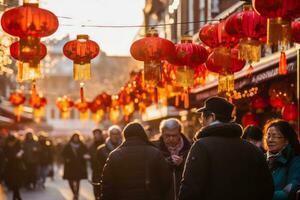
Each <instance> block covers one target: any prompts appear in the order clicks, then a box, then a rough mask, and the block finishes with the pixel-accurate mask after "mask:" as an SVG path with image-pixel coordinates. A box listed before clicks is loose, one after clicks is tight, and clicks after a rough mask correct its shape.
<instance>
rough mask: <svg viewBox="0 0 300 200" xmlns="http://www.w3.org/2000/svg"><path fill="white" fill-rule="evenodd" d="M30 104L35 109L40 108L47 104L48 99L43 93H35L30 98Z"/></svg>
mask: <svg viewBox="0 0 300 200" xmlns="http://www.w3.org/2000/svg"><path fill="white" fill-rule="evenodd" d="M29 104H30V106H31V107H32V108H34V109H40V108H42V107H45V106H46V104H47V99H46V98H45V97H43V96H41V95H34V96H31V97H30V98H29Z"/></svg>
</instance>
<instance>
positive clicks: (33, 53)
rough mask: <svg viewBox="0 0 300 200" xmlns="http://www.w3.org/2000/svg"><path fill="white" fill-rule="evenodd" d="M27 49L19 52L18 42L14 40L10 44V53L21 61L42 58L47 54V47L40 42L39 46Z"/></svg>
mask: <svg viewBox="0 0 300 200" xmlns="http://www.w3.org/2000/svg"><path fill="white" fill-rule="evenodd" d="M28 50H29V51H26V52H24V54H20V42H14V43H12V44H11V46H10V55H11V56H12V57H13V58H14V59H16V60H19V61H22V62H31V61H32V60H33V59H35V58H37V59H38V61H40V60H42V59H43V58H44V57H45V56H46V55H47V48H46V46H45V45H44V44H43V43H40V48H39V49H38V50H37V49H28Z"/></svg>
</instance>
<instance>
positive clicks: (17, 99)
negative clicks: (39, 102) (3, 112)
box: [9, 91, 26, 106]
mask: <svg viewBox="0 0 300 200" xmlns="http://www.w3.org/2000/svg"><path fill="white" fill-rule="evenodd" d="M25 100H26V98H25V96H24V94H23V93H22V92H21V91H16V92H13V93H11V94H10V96H9V101H10V103H11V104H12V105H13V106H20V105H22V104H24V103H25Z"/></svg>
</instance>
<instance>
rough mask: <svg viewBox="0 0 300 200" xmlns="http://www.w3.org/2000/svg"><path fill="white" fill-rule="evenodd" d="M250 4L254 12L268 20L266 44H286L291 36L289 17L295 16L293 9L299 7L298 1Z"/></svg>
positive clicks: (266, 0)
mask: <svg viewBox="0 0 300 200" xmlns="http://www.w3.org/2000/svg"><path fill="white" fill-rule="evenodd" d="M252 3H253V7H254V9H255V10H256V12H258V13H259V14H260V15H261V16H264V17H267V18H268V32H267V43H268V44H277V43H278V41H280V42H282V43H288V42H289V41H290V36H291V35H290V31H291V17H292V16H293V15H294V16H296V15H295V14H296V13H295V8H297V7H298V6H299V4H300V3H299V1H297V0H253V1H252ZM298 14H300V13H298Z"/></svg>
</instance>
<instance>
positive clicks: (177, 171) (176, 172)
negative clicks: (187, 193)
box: [154, 134, 191, 200]
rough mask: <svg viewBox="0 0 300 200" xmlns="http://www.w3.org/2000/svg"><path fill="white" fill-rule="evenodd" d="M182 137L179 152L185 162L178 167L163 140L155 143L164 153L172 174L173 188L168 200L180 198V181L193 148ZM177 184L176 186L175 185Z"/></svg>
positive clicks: (160, 139)
mask: <svg viewBox="0 0 300 200" xmlns="http://www.w3.org/2000/svg"><path fill="white" fill-rule="evenodd" d="M181 137H182V139H183V147H182V149H181V150H180V151H179V156H182V157H183V162H182V163H181V164H180V165H179V166H177V165H174V164H173V162H172V159H171V153H170V152H169V151H168V148H167V147H166V145H165V143H164V141H163V138H162V137H160V138H159V140H158V141H155V142H154V144H155V145H156V146H157V147H158V148H159V150H160V151H161V152H162V153H163V155H164V157H165V159H166V161H167V163H168V164H169V170H170V173H171V176H172V177H171V187H170V191H169V193H168V197H167V199H166V200H174V199H175V198H176V197H177V196H178V192H179V187H180V181H181V177H182V173H183V169H184V163H185V160H186V157H187V155H188V153H189V150H190V148H191V144H190V142H189V141H188V140H187V138H186V137H185V136H184V135H183V134H181ZM174 182H175V184H174Z"/></svg>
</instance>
